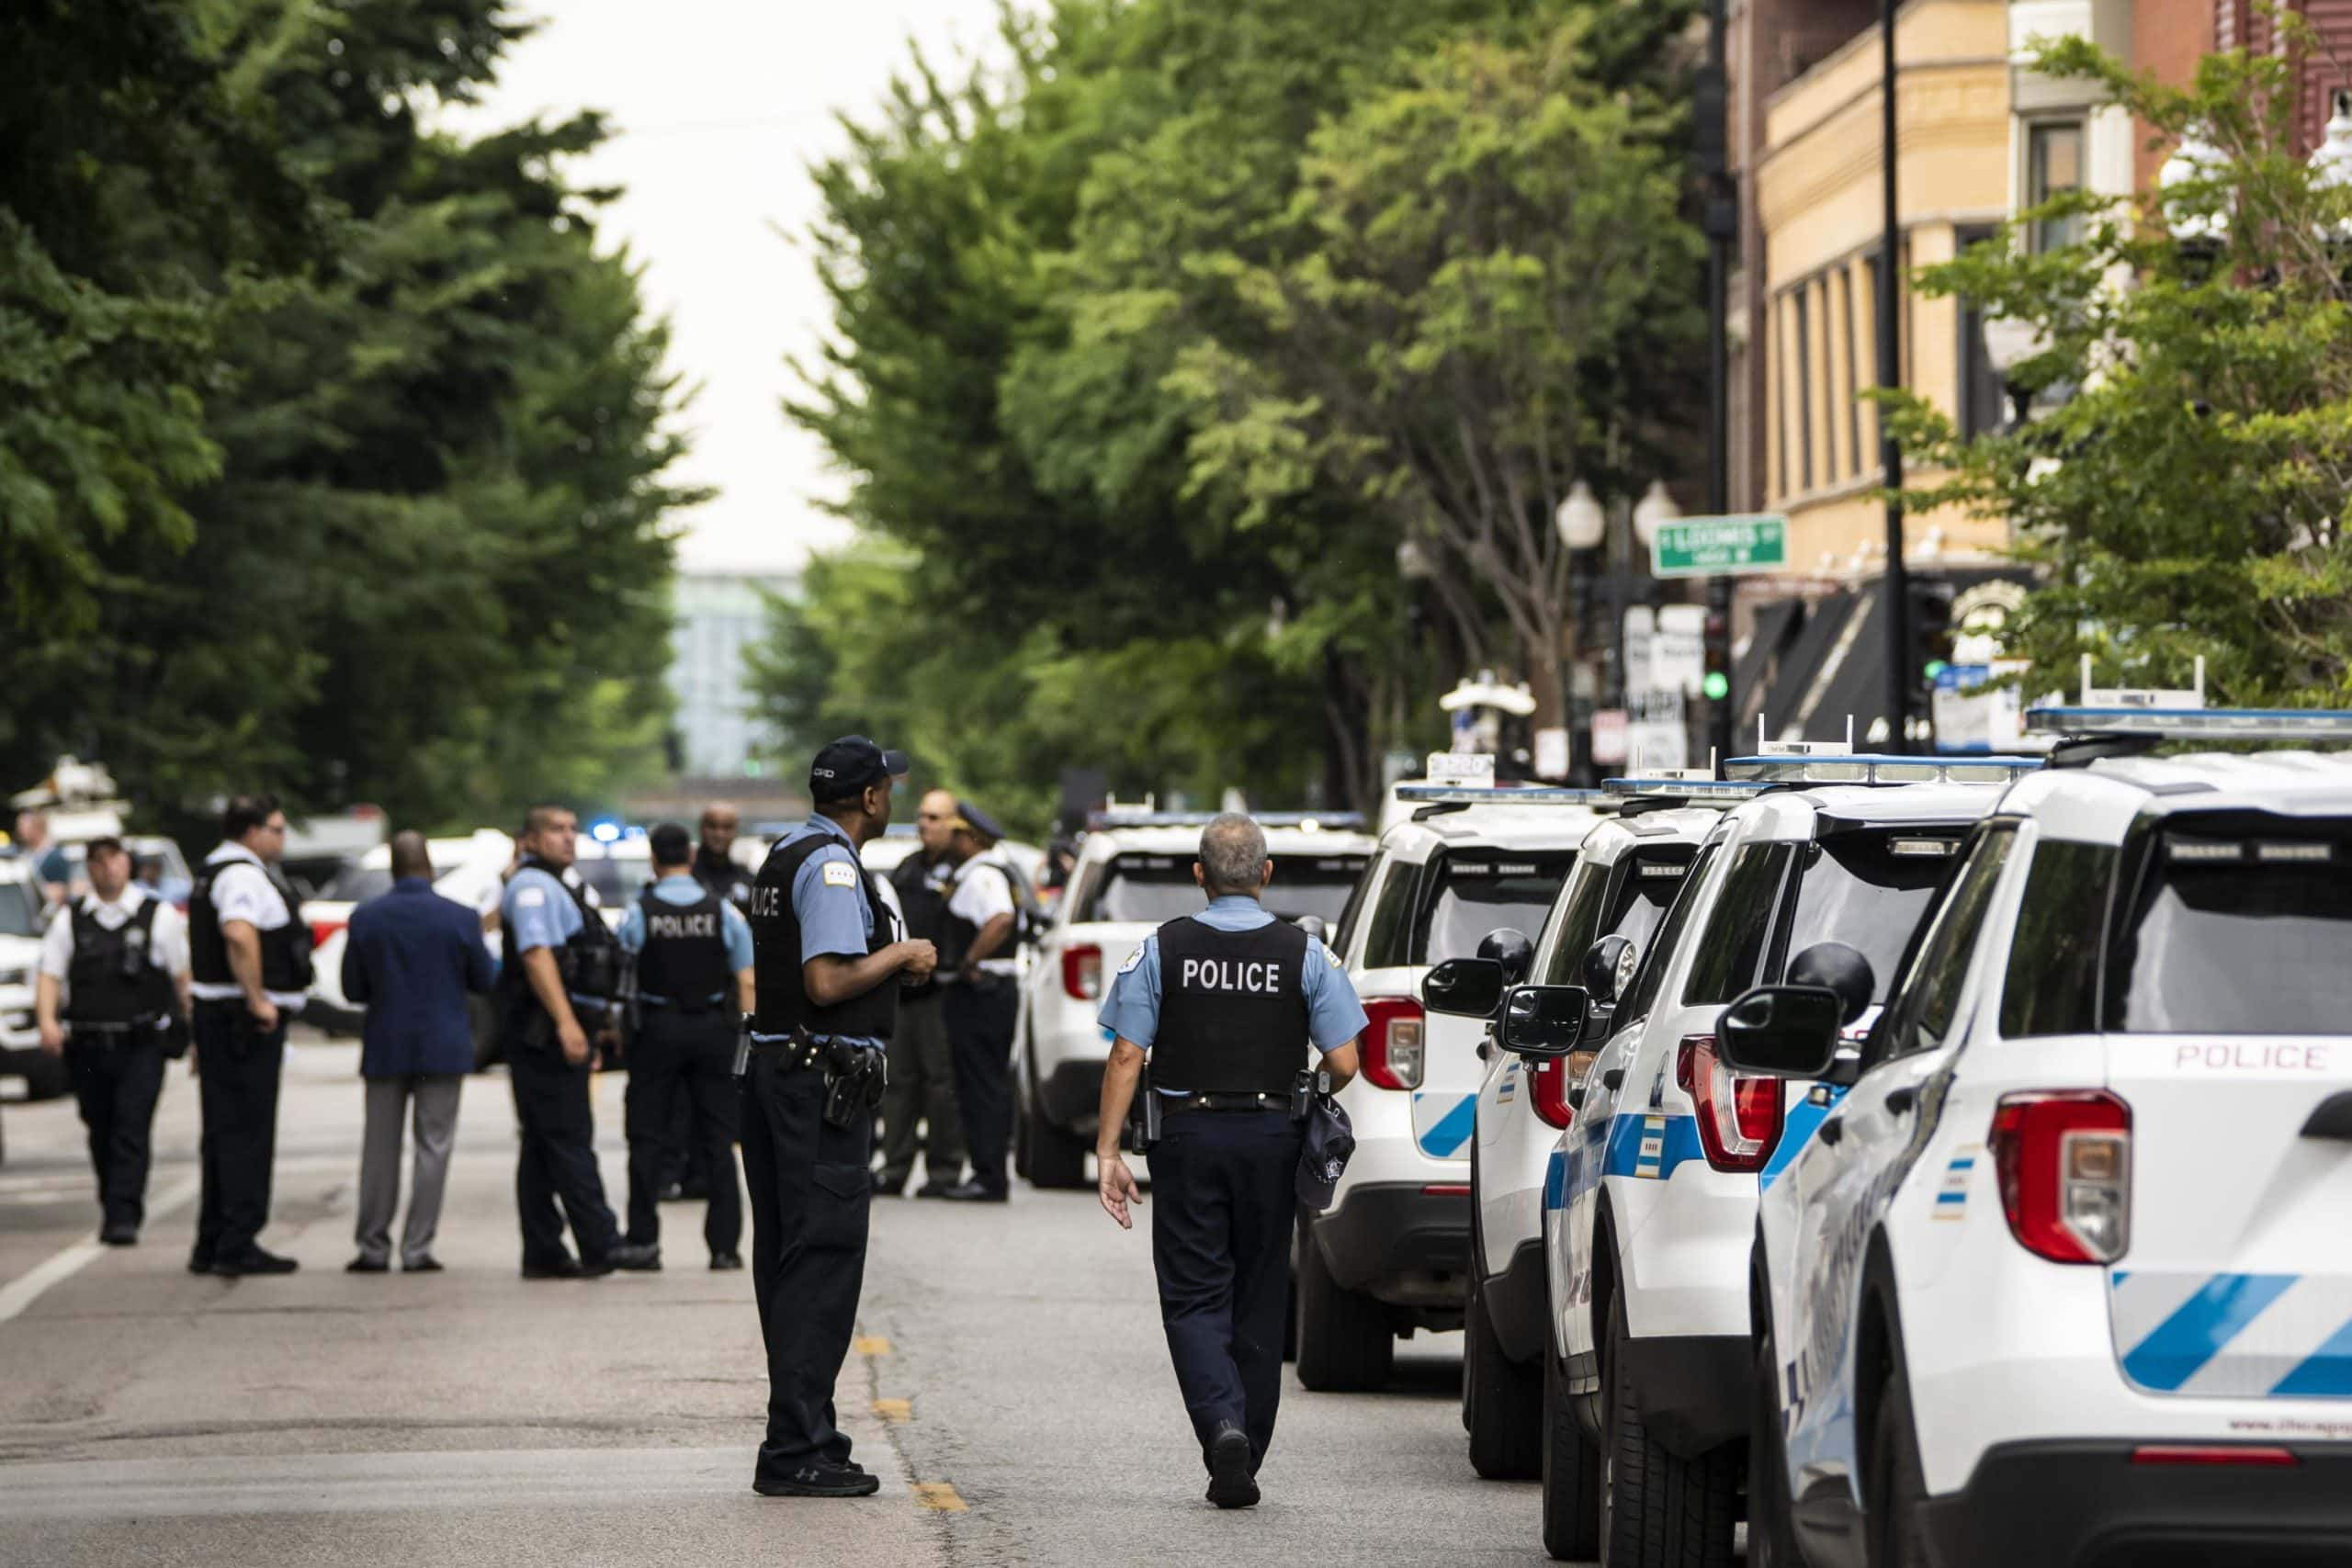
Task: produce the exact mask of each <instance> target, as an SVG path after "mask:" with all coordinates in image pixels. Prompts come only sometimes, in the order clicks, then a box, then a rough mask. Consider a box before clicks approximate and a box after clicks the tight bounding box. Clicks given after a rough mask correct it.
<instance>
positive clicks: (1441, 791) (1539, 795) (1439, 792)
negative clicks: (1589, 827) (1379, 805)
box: [1397, 784, 1614, 806]
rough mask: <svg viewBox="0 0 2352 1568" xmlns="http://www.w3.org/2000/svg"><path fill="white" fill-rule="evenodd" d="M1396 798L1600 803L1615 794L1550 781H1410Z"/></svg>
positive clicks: (1428, 802)
mask: <svg viewBox="0 0 2352 1568" xmlns="http://www.w3.org/2000/svg"><path fill="white" fill-rule="evenodd" d="M1612 798H1614V797H1613V796H1611V795H1604V794H1603V793H1601V792H1600V790H1597V789H1566V788H1561V787H1556V786H1553V785H1548V784H1537V785H1528V786H1525V787H1521V786H1517V785H1512V784H1494V785H1490V786H1488V787H1486V788H1480V787H1478V786H1476V785H1473V784H1398V785H1397V799H1398V800H1401V801H1407V802H1409V803H1410V804H1412V805H1415V806H1599V805H1602V804H1604V803H1606V802H1608V801H1610V800H1611V799H1612Z"/></svg>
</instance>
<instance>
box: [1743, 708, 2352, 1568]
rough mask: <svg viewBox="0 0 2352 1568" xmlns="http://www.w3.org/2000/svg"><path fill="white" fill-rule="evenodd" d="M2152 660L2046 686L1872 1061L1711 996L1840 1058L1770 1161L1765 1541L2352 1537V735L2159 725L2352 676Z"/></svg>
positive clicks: (1768, 1553)
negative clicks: (2158, 749)
mask: <svg viewBox="0 0 2352 1568" xmlns="http://www.w3.org/2000/svg"><path fill="white" fill-rule="evenodd" d="M2200 685H2201V682H2200ZM2134 695H2135V694H2129V693H2103V694H2086V696H2094V697H2095V698H2096V697H2103V698H2107V699H2109V703H2107V704H2105V705H2101V706H2099V707H2097V708H2090V707H2086V708H2082V709H2045V710H2037V711H2033V712H2032V713H2031V714H2030V719H2029V722H2030V724H2032V725H2033V726H2034V727H2035V728H2048V729H2051V730H2053V731H2055V732H2059V733H2064V734H2070V735H2073V736H2075V737H2076V738H2077V739H2076V740H2075V741H2074V742H2072V743H2066V744H2062V745H2061V746H2060V747H2059V749H2058V750H2057V751H2056V752H2055V753H2054V754H2053V756H2052V766H2051V767H2050V768H2049V769H2048V770H2046V771H2044V772H2043V773H2038V774H2035V775H2033V776H2030V777H2027V778H2023V779H2020V780H2019V781H2018V783H2017V784H2015V785H2014V786H2013V787H2012V788H2010V789H2009V790H2008V791H2007V794H2006V795H2005V796H2004V798H2003V799H2002V802H2001V804H2000V807H1999V808H1998V809H1997V810H1996V813H1995V814H1994V815H1993V816H1992V817H1991V818H1989V819H1988V820H1986V821H1985V823H1984V824H1983V825H1982V826H1980V827H1979V828H1978V829H1976V830H1975V832H1974V833H1973V836H1972V838H1971V839H1970V840H1969V843H1968V846H1967V849H1966V852H1965V857H1964V859H1963V860H1962V862H1961V863H1960V864H1959V867H1958V871H1957V875H1956V877H1955V879H1954V881H1953V883H1952V884H1951V888H1950V890H1949V892H1948V893H1947V894H1946V896H1945V897H1944V898H1943V899H1942V901H1941V905H1940V908H1939V910H1938V911H1937V913H1936V915H1935V916H1934V919H1933V920H1932V922H1931V923H1930V924H1929V925H1928V927H1927V928H1926V930H1925V931H1923V933H1922V935H1921V937H1920V939H1919V941H1918V942H1917V945H1916V948H1915V950H1914V951H1913V952H1912V953H1910V954H1909V955H1908V956H1907V959H1906V961H1905V965H1904V973H1903V976H1902V980H1901V985H1900V987H1899V989H1898V990H1897V991H1896V992H1895V993H1894V997H1893V998H1892V999H1891V1000H1890V1001H1889V1002H1888V1004H1887V1006H1886V1009H1885V1011H1884V1013H1883V1016H1882V1017H1881V1018H1880V1020H1879V1021H1878V1023H1877V1025H1876V1027H1875V1028H1874V1029H1873V1030H1872V1031H1871V1034H1870V1036H1869V1039H1868V1041H1867V1043H1865V1045H1864V1048H1863V1050H1862V1053H1861V1055H1860V1059H1859V1061H1858V1062H1854V1063H1851V1064H1845V1065H1839V1066H1832V1061H1831V1057H1832V1051H1833V1041H1832V1036H1833V1034H1834V1032H1835V1027H1834V1023H1833V1022H1832V1021H1831V1018H1832V1014H1833V1012H1834V1010H1835V1004H1834V1003H1832V1002H1830V1001H1829V1000H1828V999H1827V998H1826V997H1825V996H1824V995H1823V994H1822V993H1820V992H1819V991H1812V990H1807V989H1804V988H1796V987H1779V988H1771V989H1764V990H1759V991H1758V992H1755V993H1752V994H1750V995H1748V996H1745V997H1742V998H1739V999H1738V1000H1737V1001H1736V1002H1735V1003H1734V1004H1733V1005H1732V1006H1731V1007H1730V1008H1729V1009H1728V1010H1725V1012H1724V1018H1723V1022H1722V1029H1721V1033H1722V1038H1723V1050H1724V1054H1725V1055H1727V1056H1728V1057H1729V1058H1730V1059H1731V1060H1732V1061H1733V1062H1734V1063H1735V1064H1736V1066H1738V1067H1739V1068H1740V1069H1742V1070H1745V1071H1753V1072H1760V1073H1772V1074H1781V1075H1786V1076H1789V1077H1796V1078H1800V1079H1802V1078H1807V1077H1816V1076H1818V1075H1820V1074H1821V1073H1823V1072H1824V1071H1825V1070H1826V1071H1829V1072H1830V1073H1831V1074H1832V1076H1833V1077H1834V1078H1836V1079H1838V1080H1846V1081H1851V1083H1852V1087H1851V1089H1850V1090H1849V1091H1848V1092H1847V1093H1846V1094H1845V1096H1844V1098H1843V1100H1842V1102H1841V1103H1839V1104H1838V1106H1837V1108H1836V1109H1835V1110H1834V1111H1830V1112H1829V1113H1828V1118H1827V1120H1826V1121H1825V1122H1822V1123H1821V1125H1820V1128H1819V1130H1818V1131H1817V1133H1816V1134H1815V1136H1814V1138H1813V1139H1812V1140H1811V1141H1810V1142H1809V1143H1808V1144H1807V1145H1806V1146H1805V1147H1804V1150H1803V1151H1802V1152H1801V1153H1799V1154H1798V1155H1797V1156H1796V1157H1795V1158H1794V1160H1793V1161H1792V1163H1791V1164H1790V1165H1789V1166H1788V1168H1786V1169H1785V1170H1783V1171H1782V1172H1781V1174H1780V1176H1779V1177H1778V1179H1776V1180H1774V1181H1772V1182H1771V1183H1770V1186H1769V1187H1768V1188H1767V1189H1766V1190H1765V1191H1764V1193H1763V1198H1762V1205H1761V1215H1760V1223H1759V1225H1758V1235H1757V1238H1756V1242H1755V1257H1754V1280H1755V1286H1754V1294H1755V1301H1754V1317H1755V1323H1756V1366H1755V1375H1754V1382H1753V1385H1752V1386H1753V1389H1754V1393H1755V1397H1756V1410H1755V1427H1754V1436H1753V1437H1752V1438H1751V1441H1750V1445H1749V1447H1750V1451H1751V1456H1752V1461H1753V1470H1752V1475H1751V1481H1750V1494H1751V1499H1752V1517H1751V1522H1750V1525H1749V1541H1750V1553H1751V1555H1750V1561H1751V1562H1762V1563H1771V1564H1775V1565H1778V1564H1781V1563H1785V1562H1795V1561H1798V1560H1799V1559H1798V1557H1797V1556H1796V1554H1795V1549H1796V1548H1797V1546H1798V1544H1799V1543H1801V1544H1802V1550H1803V1554H1804V1560H1808V1561H1810V1562H1813V1563H1815V1564H1816V1565H1821V1568H1826V1565H1830V1564H1838V1565H1845V1564H1865V1563H1867V1564H1871V1565H1873V1568H1878V1565H1887V1568H1893V1565H1902V1568H1912V1565H1917V1564H1927V1563H1934V1564H1940V1565H1944V1568H1959V1565H1962V1564H1976V1563H1998V1564H2001V1565H2003V1568H2012V1565H2014V1568H2035V1565H2040V1564H2051V1565H2058V1564H2088V1565H2095V1568H2120V1565H2122V1564H2131V1565H2132V1568H2141V1565H2159V1568H2161V1565H2165V1564H2187V1563H2199V1564H2204V1563H2229V1564H2239V1563H2256V1562H2259V1563H2272V1562H2297V1563H2302V1562H2310V1563H2319V1562H2352V759H2347V758H2346V757H2345V756H2343V755H2340V754H2338V755H2320V754H2314V753H2312V752H2308V751H2305V752H2296V751H2270V752H2259V753H2254V754H2241V755H2226V754H2190V755H2175V756H2155V755H2147V754H2139V753H2143V752H2144V751H2145V750H2148V748H2149V747H2150V745H2151V743H2152V742H2153V741H2156V740H2171V741H2188V742H2191V743H2197V742H2210V741H2213V740H2224V741H2226V740H2233V739H2250V740H2261V739H2339V740H2352V714H2296V713H2286V714H2277V713H2243V712H2223V711H2219V710H2215V711H2199V710H2196V709H2187V710H2178V709H2176V710H2174V711H2160V710H2159V711H2152V710H2151V709H2149V708H2147V707H2144V706H2134V705H2128V704H2118V703H2115V702H2114V701H2113V699H2116V698H2125V699H2129V698H2131V697H2133V696H2134ZM2182 695H2185V694H2160V697H2161V698H2166V699H2177V698H2178V697H2179V696H2182ZM1815 1092H1816V1093H1817V1092H1819V1091H1818V1090H1816V1091H1815Z"/></svg>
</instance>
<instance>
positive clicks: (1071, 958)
mask: <svg viewBox="0 0 2352 1568" xmlns="http://www.w3.org/2000/svg"><path fill="white" fill-rule="evenodd" d="M1062 989H1063V990H1064V991H1066V992H1068V993H1069V998H1070V999H1071V1000H1072V1001H1078V1002H1091V1001H1092V1000H1094V999H1095V998H1098V997H1100V996H1101V995H1102V994H1103V950H1102V949H1101V948H1099V947H1094V946H1091V945H1089V946H1084V947H1066V948H1064V949H1062Z"/></svg>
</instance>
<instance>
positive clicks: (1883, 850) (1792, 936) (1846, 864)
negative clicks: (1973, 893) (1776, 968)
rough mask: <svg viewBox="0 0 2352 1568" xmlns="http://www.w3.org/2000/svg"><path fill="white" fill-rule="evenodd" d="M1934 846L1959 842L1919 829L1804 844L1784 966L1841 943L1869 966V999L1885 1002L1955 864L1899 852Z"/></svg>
mask: <svg viewBox="0 0 2352 1568" xmlns="http://www.w3.org/2000/svg"><path fill="white" fill-rule="evenodd" d="M1929 843H1937V844H1940V845H1942V846H1944V847H1945V848H1947V849H1949V848H1951V847H1955V846H1957V844H1958V843H1959V838H1958V836H1957V835H1956V834H1950V833H1945V834H1932V833H1925V832H1917V831H1910V832H1892V833H1887V832H1866V833H1837V834H1832V835H1830V836H1829V837H1827V838H1825V839H1822V840H1820V841H1818V842H1817V843H1814V844H1812V845H1809V846H1807V847H1806V848H1805V849H1804V852H1803V858H1802V860H1801V862H1800V865H1801V870H1800V872H1799V876H1800V878H1801V880H1800V881H1799V882H1798V884H1797V902H1796V912H1795V914H1794V916H1793V917H1792V919H1791V920H1790V923H1789V940H1788V943H1787V945H1786V946H1785V947H1783V948H1782V949H1781V953H1782V954H1783V958H1782V960H1781V962H1783V963H1785V962H1787V960H1788V959H1790V958H1794V957H1795V956H1796V955H1797V954H1798V953H1803V952H1804V950H1805V949H1806V948H1808V947H1811V946H1812V945H1813V944H1814V943H1815V942H1844V943H1845V944H1846V945H1847V946H1849V947H1851V948H1855V949H1857V950H1859V951H1860V953H1861V954H1862V956H1863V957H1865V958H1867V959H1869V960H1870V961H1871V976H1873V977H1874V978H1875V980H1876V987H1875V990H1874V992H1873V994H1872V996H1871V1000H1872V1001H1878V1002H1883V1001H1884V1000H1886V995H1887V992H1888V991H1889V990H1890V989H1891V988H1893V987H1894V972H1895V970H1896V969H1897V968H1898V967H1899V966H1900V965H1901V964H1902V962H1903V954H1904V952H1905V949H1906V948H1908V947H1909V946H1910V945H1911V934H1912V932H1913V931H1915V930H1917V927H1918V924H1919V921H1920V920H1921V919H1923V918H1924V917H1925V916H1926V915H1927V913H1928V904H1929V903H1931V902H1932V901H1933V900H1934V897H1935V892H1936V888H1937V887H1938V886H1939V885H1940V884H1941V883H1942V881H1943V879H1944V874H1945V873H1946V872H1947V871H1949V870H1951V857H1950V855H1949V854H1948V853H1943V852H1932V851H1931V852H1924V853H1919V852H1912V851H1917V850H1921V849H1924V848H1925V846H1927V845H1928V844H1929ZM1898 851H1901V852H1898Z"/></svg>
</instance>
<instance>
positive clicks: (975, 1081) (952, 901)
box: [939, 800, 1021, 1203]
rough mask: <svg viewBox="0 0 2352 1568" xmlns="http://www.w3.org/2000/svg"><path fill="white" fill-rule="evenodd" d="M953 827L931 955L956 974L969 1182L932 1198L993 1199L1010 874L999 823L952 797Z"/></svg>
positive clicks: (1000, 1147) (1001, 1182) (1007, 991)
mask: <svg viewBox="0 0 2352 1568" xmlns="http://www.w3.org/2000/svg"><path fill="white" fill-rule="evenodd" d="M954 829H955V832H954V835H953V836H952V837H951V838H950V839H949V840H948V854H949V856H950V857H951V858H952V859H953V860H954V861H955V862H956V882H955V887H954V891H952V892H951V893H950V894H949V895H948V898H947V919H946V921H945V923H944V925H943V926H942V928H941V931H942V935H941V938H940V943H939V953H940V963H941V964H943V965H944V966H945V967H947V968H950V969H952V970H954V971H955V976H954V979H953V981H952V983H951V984H950V985H949V986H948V987H947V1003H946V1017H947V1043H948V1048H949V1049H950V1051H951V1052H952V1053H953V1054H954V1057H955V1063H956V1111H958V1112H959V1113H960V1114H961V1116H962V1118H963V1122H964V1142H965V1144H966V1145H967V1147H969V1148H970V1150H971V1152H972V1178H971V1179H970V1180H968V1181H967V1182H964V1183H963V1184H962V1185H960V1186H956V1187H951V1188H949V1189H948V1190H946V1191H944V1192H943V1193H941V1194H940V1196H941V1197H943V1198H949V1199H954V1200H956V1201H958V1202H967V1203H1001V1202H1003V1201H1006V1199H1007V1197H1008V1196H1010V1193H1009V1190H1008V1187H1007V1182H1006V1178H1005V1173H1004V1162H1005V1156H1006V1154H1007V1152H1008V1151H1009V1150H1010V1149H1011V1147H1012V1032H1013V1029H1014V1027H1015V1026H1016V1025H1017V1024H1018V1023H1019V1021H1020V1018H1021V988H1020V986H1019V984H1018V983H1017V982H1016V981H1015V979H1014V977H1013V976H1014V974H1015V972H1016V968H1017V965H1016V964H1014V962H1013V957H1012V937H1013V923H1014V917H1015V915H1016V913H1017V911H1018V909H1019V904H1018V903H1017V901H1016V899H1015V896H1014V894H1013V891H1012V871H1011V870H1010V869H1008V868H1007V867H1006V865H1005V863H1004V859H1003V857H1002V856H1001V855H1000V854H999V853H997V851H996V845H997V842H998V840H1001V839H1002V838H1003V837H1004V829H1001V828H1000V827H998V826H997V825H996V820H995V818H991V817H990V816H989V814H988V813H987V812H985V811H982V810H981V809H980V808H979V807H977V806H975V805H973V804H972V803H971V802H970V801H968V800H959V801H957V802H956V821H955V823H954Z"/></svg>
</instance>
